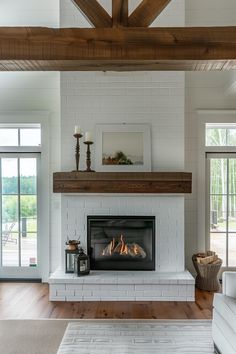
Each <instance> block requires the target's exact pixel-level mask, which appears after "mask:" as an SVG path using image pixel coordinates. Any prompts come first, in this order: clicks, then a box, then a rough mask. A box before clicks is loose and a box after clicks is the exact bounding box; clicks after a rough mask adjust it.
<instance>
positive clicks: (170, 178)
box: [53, 172, 192, 194]
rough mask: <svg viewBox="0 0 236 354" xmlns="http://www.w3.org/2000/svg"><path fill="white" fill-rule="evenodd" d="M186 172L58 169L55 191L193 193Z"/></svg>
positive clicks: (54, 181)
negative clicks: (67, 170) (61, 170)
mask: <svg viewBox="0 0 236 354" xmlns="http://www.w3.org/2000/svg"><path fill="white" fill-rule="evenodd" d="M191 191H192V174H191V173H186V172H138V173H137V172H118V173H117V172H89V173H87V172H56V173H54V174H53V192H54V193H100V194H103V193H148V194H157V193H158V194H168V193H170V194H175V193H191Z"/></svg>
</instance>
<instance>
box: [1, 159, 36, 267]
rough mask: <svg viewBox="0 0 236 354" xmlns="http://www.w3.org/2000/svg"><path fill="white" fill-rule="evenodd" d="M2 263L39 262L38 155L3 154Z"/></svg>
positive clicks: (9, 264) (26, 263)
mask: <svg viewBox="0 0 236 354" xmlns="http://www.w3.org/2000/svg"><path fill="white" fill-rule="evenodd" d="M0 163H1V165H0V166H1V181H0V183H1V190H2V195H1V199H2V200H1V220H2V226H1V227H2V230H1V231H2V257H1V258H2V266H23V267H28V266H36V265H37V159H36V158H26V157H22V158H15V157H12V158H8V157H7V158H5V157H4V158H1V159H0Z"/></svg>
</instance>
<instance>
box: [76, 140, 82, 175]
mask: <svg viewBox="0 0 236 354" xmlns="http://www.w3.org/2000/svg"><path fill="white" fill-rule="evenodd" d="M82 136H83V135H82V134H74V137H75V138H76V147H75V161H76V170H75V172H78V171H79V160H80V145H79V139H81V138H82Z"/></svg>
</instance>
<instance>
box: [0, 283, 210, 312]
mask: <svg viewBox="0 0 236 354" xmlns="http://www.w3.org/2000/svg"><path fill="white" fill-rule="evenodd" d="M212 301H213V294H212V293H209V292H206V291H200V290H196V302H195V303H193V302H50V301H49V300H48V285H47V284H32V283H27V284H24V283H0V319H37V318H61V319H62V318H80V319H81V318H84V319H93V318H109V319H114V318H127V319H211V317H212Z"/></svg>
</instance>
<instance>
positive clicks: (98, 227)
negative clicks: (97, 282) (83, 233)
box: [87, 216, 155, 270]
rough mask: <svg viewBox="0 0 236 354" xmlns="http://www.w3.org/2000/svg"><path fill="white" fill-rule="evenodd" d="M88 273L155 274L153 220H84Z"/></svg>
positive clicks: (143, 217)
mask: <svg viewBox="0 0 236 354" xmlns="http://www.w3.org/2000/svg"><path fill="white" fill-rule="evenodd" d="M87 234H88V238H87V240H88V253H89V256H90V261H91V269H95V270H155V217H153V216H150V217H149V216H142V217H141V216H88V217H87Z"/></svg>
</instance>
